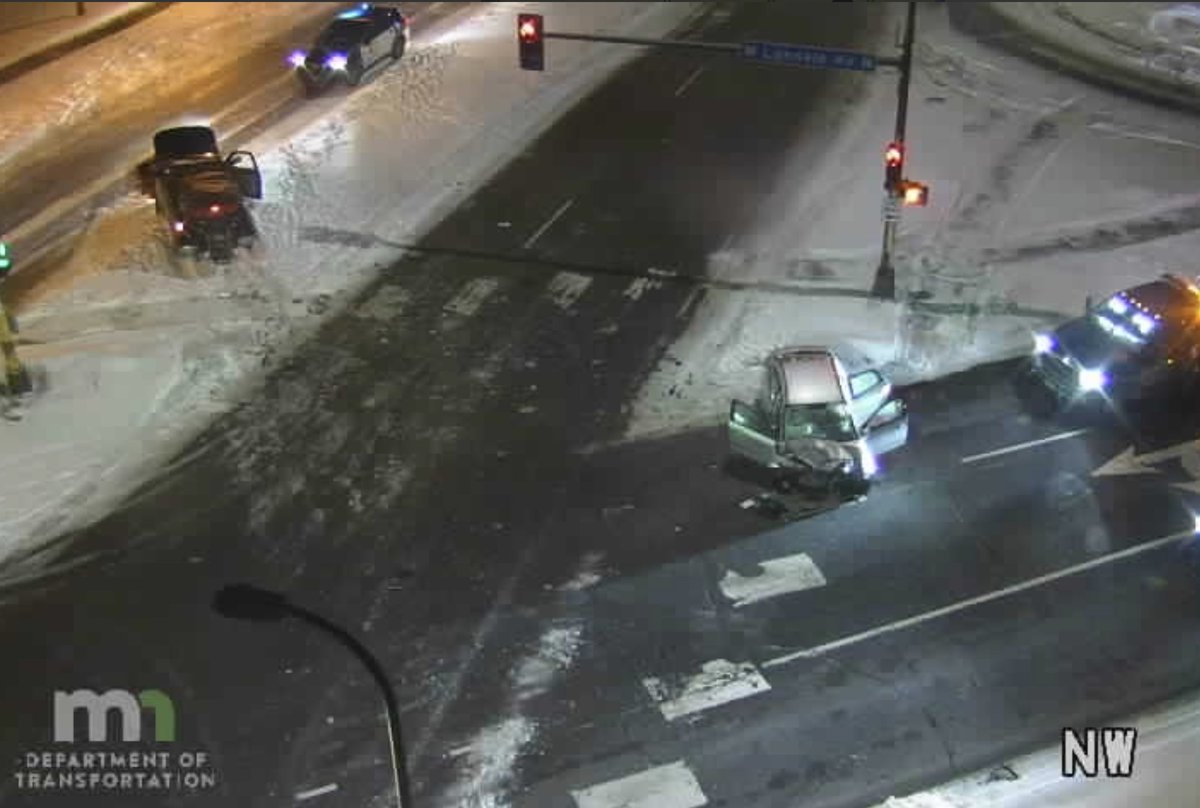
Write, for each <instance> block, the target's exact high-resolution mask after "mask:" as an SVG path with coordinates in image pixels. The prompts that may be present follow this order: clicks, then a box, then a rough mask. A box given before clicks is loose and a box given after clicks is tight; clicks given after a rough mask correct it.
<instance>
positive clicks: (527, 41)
mask: <svg viewBox="0 0 1200 808" xmlns="http://www.w3.org/2000/svg"><path fill="white" fill-rule="evenodd" d="M543 31H544V28H543V26H542V15H541V14H518V15H517V45H518V47H519V49H520V56H521V69H522V70H545V69H546V40H545V38H544V37H543Z"/></svg>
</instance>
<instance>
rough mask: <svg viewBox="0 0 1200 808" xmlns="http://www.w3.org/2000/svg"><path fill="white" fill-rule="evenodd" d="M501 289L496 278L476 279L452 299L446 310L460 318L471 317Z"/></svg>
mask: <svg viewBox="0 0 1200 808" xmlns="http://www.w3.org/2000/svg"><path fill="white" fill-rule="evenodd" d="M499 287H500V281H498V280H496V279H495V278H475V279H474V280H472V281H470V282H468V283H467V284H466V285H465V286H463V288H462V289H460V290H459V291H458V294H456V295H455V296H454V297H453V298H451V300H450V302H449V303H447V304H446V305H445V309H446V311H448V312H450V313H451V314H457V315H459V316H460V317H470V316H471V315H472V314H474V313H475V312H476V311H478V310H479V307H480V306H482V305H483V302H484V301H485V300H487V299H488V298H489V297H490V296H491V295H492V293H493V292H495V291H496V290H497V289H498V288H499Z"/></svg>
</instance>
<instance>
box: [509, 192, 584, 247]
mask: <svg viewBox="0 0 1200 808" xmlns="http://www.w3.org/2000/svg"><path fill="white" fill-rule="evenodd" d="M574 203H575V200H574V199H568V200H567V201H566V202H563V203H562V205H560V206H559V208H558V210H556V211H554V213H553V214H551V216H550V218H549V219H547V220H546V221H545V223H544V224H543V225H542V226H541V227H539V228H538V229H537V230H535V231H533V235H532V236H530V237H529V238H528V239H526V240H525V243H524V244H522V245H521V249H523V250H528V249H529V248H530V247H532V246H533V242H535V241H537V240H538V239H539V238H541V237H542V234H543V233H545V232H546V231H547V230H549V229H550V226H551V225H553V224H554V223H555V222H556V221H558V217H559V216H562V215H563V214H564V213H566V212H567V208H569V207H571V205H573V204H574Z"/></svg>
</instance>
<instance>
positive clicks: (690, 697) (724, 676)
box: [642, 659, 771, 721]
mask: <svg viewBox="0 0 1200 808" xmlns="http://www.w3.org/2000/svg"><path fill="white" fill-rule="evenodd" d="M642 684H643V685H644V686H645V688H646V690H647V692H649V693H650V698H652V699H654V701H655V702H657V704H658V709H659V712H661V713H662V714H663V717H664V718H666V719H667V720H668V721H674V720H675V719H676V718H679V717H680V716H684V715H690V714H691V713H698V712H700V711H701V710H708V709H711V708H713V707H717V706H719V705H721V704H725V703H727V702H730V701H735V700H737V699H744V698H746V697H747V696H753V695H755V694H756V693H764V692H766V691H768V690H770V689H771V686H770V685H769V684H767V680H766V679H764V678H763V675H762V674H761V673H759V672H758V669H757V668H755V667H754V665H753V664H752V663H749V662H740V663H735V662H728V661H726V660H724V659H715V660H713V661H711V662H705V663H704V665H703V666H701V669H700V673H698V674H696V675H695V676H692V677H689V678H688V679H687V680H686V681H685V682H684V684H683V686H682V687H677V688H675V687H671V686H670V685H668V684H667V683H666V682H664V681H663V680H662V679H658V678H655V677H653V676H651V677H647V678H645V679H643V680H642Z"/></svg>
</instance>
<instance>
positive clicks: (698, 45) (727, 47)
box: [542, 31, 742, 54]
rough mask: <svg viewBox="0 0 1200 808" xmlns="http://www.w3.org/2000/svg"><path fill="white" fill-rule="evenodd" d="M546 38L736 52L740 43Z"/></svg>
mask: <svg viewBox="0 0 1200 808" xmlns="http://www.w3.org/2000/svg"><path fill="white" fill-rule="evenodd" d="M542 36H543V37H545V38H546V39H574V40H576V41H579V42H615V43H617V44H623V45H654V46H656V47H667V48H691V49H693V50H707V51H725V52H727V53H734V54H738V53H741V52H742V45H741V44H740V43H738V42H692V41H689V40H686V39H644V38H642V37H634V36H601V35H599V34H568V33H559V32H552V31H546V32H545V33H543V34H542Z"/></svg>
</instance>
